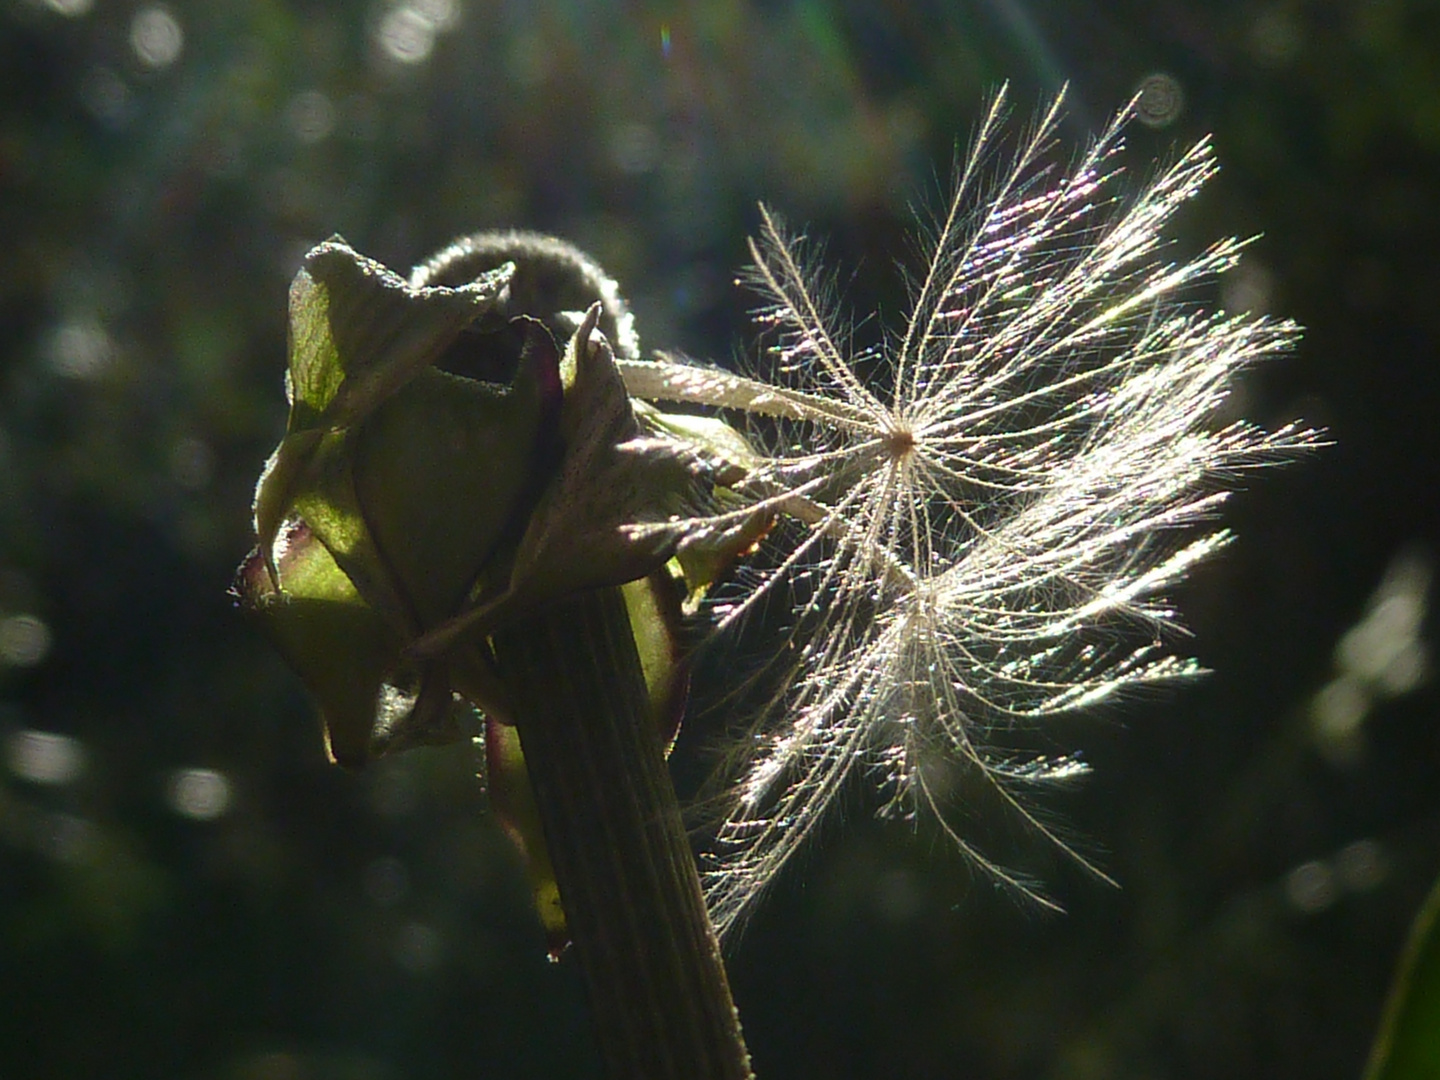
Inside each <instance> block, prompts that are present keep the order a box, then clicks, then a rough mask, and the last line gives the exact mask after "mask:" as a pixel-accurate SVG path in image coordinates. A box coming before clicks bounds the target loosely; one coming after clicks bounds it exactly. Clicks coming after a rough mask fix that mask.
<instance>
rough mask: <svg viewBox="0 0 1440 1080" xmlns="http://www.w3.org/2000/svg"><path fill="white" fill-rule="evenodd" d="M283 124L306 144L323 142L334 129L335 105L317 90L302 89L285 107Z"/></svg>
mask: <svg viewBox="0 0 1440 1080" xmlns="http://www.w3.org/2000/svg"><path fill="white" fill-rule="evenodd" d="M285 126H286V127H288V128H289V129H290V134H292V135H294V136H295V138H296V139H297V140H298V141H299V142H302V143H304V144H306V145H307V146H309V145H313V144H315V143H318V142H323V141H324V140H325V139H326V138H328V137H329V135H330V133H331V132H332V131H334V130H335V106H333V105H332V104H330V99H329V98H328V97H326V96H325V95H324V94H322V93H321V92H320V91H319V90H302V91H301V92H300V93H298V94H296V95H295V96H294V97H293V98H291V99H290V104H289V105H288V106H287V107H286V109H285Z"/></svg>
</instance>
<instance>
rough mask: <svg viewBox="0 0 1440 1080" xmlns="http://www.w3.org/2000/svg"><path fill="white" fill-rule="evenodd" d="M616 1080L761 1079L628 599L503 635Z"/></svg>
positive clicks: (587, 598) (599, 600) (613, 595)
mask: <svg viewBox="0 0 1440 1080" xmlns="http://www.w3.org/2000/svg"><path fill="white" fill-rule="evenodd" d="M493 640H494V648H495V656H496V661H497V663H498V665H499V668H500V670H501V673H502V677H503V678H504V680H505V682H506V685H507V687H508V688H509V690H510V692H511V693H512V694H513V704H514V708H515V713H516V716H515V720H516V724H517V727H518V728H519V731H520V744H521V746H522V748H523V749H524V751H525V763H526V767H527V769H528V770H529V773H530V779H531V783H532V784H533V786H534V789H535V798H536V802H537V803H538V804H539V810H540V818H541V821H542V823H543V825H544V829H545V842H546V844H547V846H548V847H549V850H550V858H551V861H552V863H553V864H554V867H555V876H556V879H557V881H558V883H559V886H560V898H561V901H562V903H563V904H564V907H565V914H566V918H567V921H568V923H569V927H570V933H571V937H572V939H573V941H574V948H575V952H576V953H577V954H578V956H577V958H578V960H579V961H580V965H581V967H582V968H583V970H584V978H585V983H586V987H587V991H588V994H589V998H590V1006H591V1009H592V1011H593V1015H594V1020H595V1027H596V1035H597V1039H598V1041H599V1044H600V1051H601V1056H602V1057H603V1058H604V1061H605V1067H606V1072H607V1075H608V1076H610V1077H611V1078H612V1080H749V1078H750V1077H751V1072H750V1060H749V1054H748V1053H747V1051H746V1049H745V1042H744V1038H743V1037H742V1035H741V1033H740V1020H739V1017H738V1015H737V1014H736V1012H735V1006H734V1003H733V1002H732V1000H731V997H730V986H729V982H728V981H727V979H726V977H725V967H724V964H723V962H722V961H721V958H720V948H719V944H718V942H717V940H716V937H715V931H714V928H713V927H712V926H711V924H710V919H709V916H708V915H707V914H706V911H705V903H704V899H703V898H702V896H701V893H700V880H699V877H698V876H697V874H696V871H695V861H694V858H693V856H692V855H691V852H690V844H689V841H688V839H687V837H686V835H685V829H684V826H683V824H682V822H681V818H680V808H679V805H678V803H677V802H676V799H675V790H674V787H673V786H672V785H671V782H670V774H669V771H668V770H667V768H666V765H665V757H664V753H663V750H662V748H661V745H660V735H659V732H658V731H657V728H656V724H655V722H654V720H653V718H652V717H651V715H650V705H649V697H648V694H647V692H646V688H645V681H644V678H643V676H642V674H641V669H640V658H639V656H638V655H637V653H636V650H635V641H634V638H633V637H632V635H631V631H630V622H629V617H628V615H627V613H626V608H625V602H624V600H623V598H622V597H621V595H620V592H619V590H618V589H614V588H607V589H599V590H596V591H593V592H588V593H583V594H580V595H577V596H574V597H571V598H568V599H566V600H565V601H563V602H561V603H558V604H556V605H554V606H552V607H551V608H549V609H548V610H546V611H544V612H543V613H541V614H539V615H537V616H535V617H533V618H531V619H529V620H528V621H526V622H524V623H519V624H514V625H511V626H509V627H507V628H506V629H505V630H504V631H503V632H501V633H498V634H496V635H495V637H494V639H493Z"/></svg>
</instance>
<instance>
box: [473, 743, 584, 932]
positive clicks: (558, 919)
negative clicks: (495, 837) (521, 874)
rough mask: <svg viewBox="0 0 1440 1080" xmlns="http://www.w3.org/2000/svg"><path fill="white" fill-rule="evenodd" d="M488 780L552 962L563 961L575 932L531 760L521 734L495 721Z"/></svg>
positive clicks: (489, 746) (488, 752)
mask: <svg viewBox="0 0 1440 1080" xmlns="http://www.w3.org/2000/svg"><path fill="white" fill-rule="evenodd" d="M485 780H486V787H487V788H488V790H489V794H490V808H491V810H492V811H493V812H494V814H495V817H496V820H497V821H499V823H500V827H501V828H502V829H503V830H504V831H505V835H506V836H508V837H509V838H510V840H511V842H512V843H513V844H514V845H515V847H516V848H517V849H518V850H519V852H520V857H521V859H522V861H523V862H524V864H525V874H526V877H527V878H528V879H529V881H530V888H531V890H532V891H533V893H534V895H535V911H536V913H537V914H538V915H539V916H540V925H541V926H542V927H543V928H544V930H545V942H546V946H547V948H548V949H549V951H550V958H551V959H552V960H558V959H559V958H560V954H561V953H563V952H564V951H565V949H566V947H567V946H568V945H569V944H570V932H569V930H568V929H567V927H566V925H565V909H564V907H563V906H562V905H561V903H560V886H559V885H558V884H557V883H556V881H555V868H554V867H553V866H552V865H551V863H550V852H549V850H548V849H547V848H546V846H545V831H544V829H543V827H542V826H541V824H540V811H539V809H538V808H537V807H536V805H535V792H534V789H533V788H532V787H531V786H530V774H529V772H528V771H527V770H526V768H525V755H524V753H523V752H522V751H521V749H520V733H519V732H518V731H517V730H515V728H513V727H509V726H507V725H505V724H500V723H497V722H495V721H493V720H490V721H488V722H487V723H486V725H485Z"/></svg>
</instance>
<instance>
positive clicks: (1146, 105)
mask: <svg viewBox="0 0 1440 1080" xmlns="http://www.w3.org/2000/svg"><path fill="white" fill-rule="evenodd" d="M1135 96H1136V102H1135V119H1137V120H1139V121H1140V123H1142V124H1144V125H1145V126H1146V127H1151V128H1163V127H1169V126H1170V125H1171V124H1173V123H1174V122H1175V121H1176V120H1178V119H1179V118H1180V114H1181V113H1182V112H1184V111H1185V88H1184V87H1183V86H1181V85H1180V80H1179V79H1177V78H1175V76H1173V75H1169V74H1166V73H1165V72H1163V71H1157V72H1154V73H1152V74H1150V75H1146V76H1145V78H1143V79H1141V80H1140V85H1139V86H1137V87H1136V88H1135Z"/></svg>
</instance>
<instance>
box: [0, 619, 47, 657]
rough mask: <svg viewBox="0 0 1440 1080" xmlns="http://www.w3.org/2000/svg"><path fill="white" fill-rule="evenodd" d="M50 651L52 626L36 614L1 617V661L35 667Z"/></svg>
mask: <svg viewBox="0 0 1440 1080" xmlns="http://www.w3.org/2000/svg"><path fill="white" fill-rule="evenodd" d="M49 652H50V628H49V627H48V626H46V625H45V623H44V621H43V620H41V619H38V618H36V617H35V616H34V615H7V616H6V617H5V618H3V619H0V663H3V664H9V665H10V666H11V667H34V666H35V665H36V664H38V663H40V661H41V660H44V659H45V657H46V656H47V655H48V654H49Z"/></svg>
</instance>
